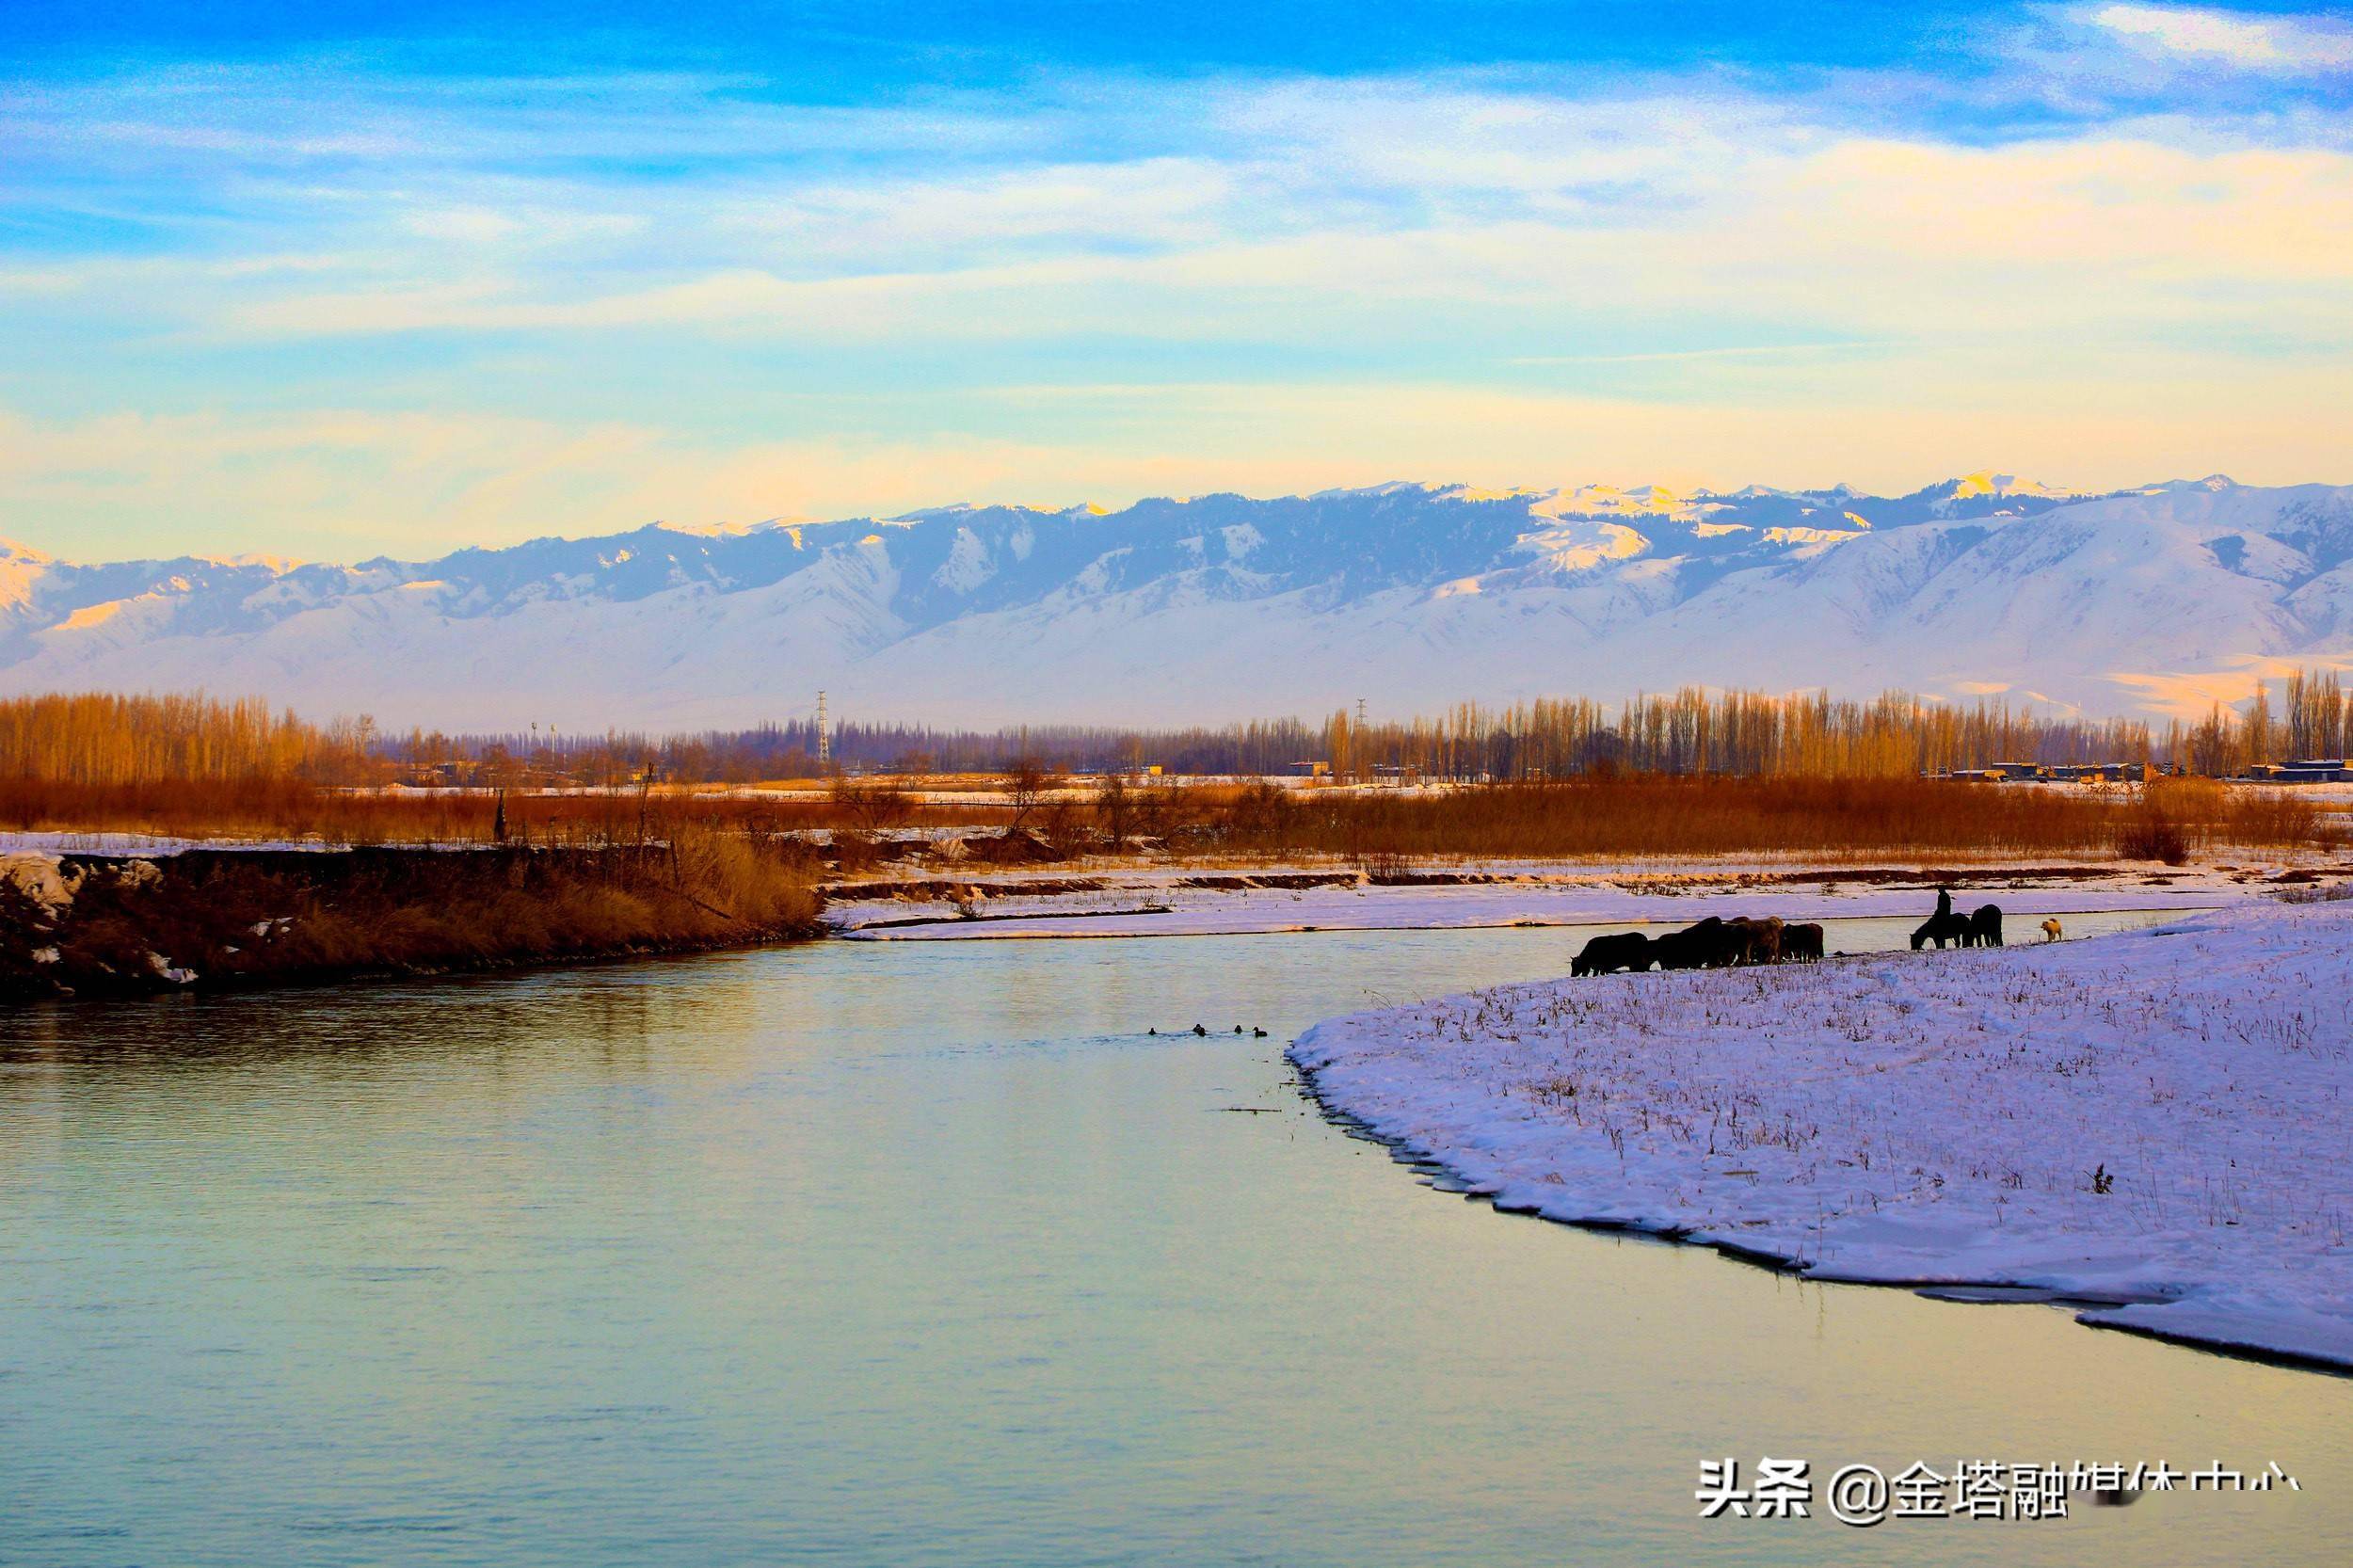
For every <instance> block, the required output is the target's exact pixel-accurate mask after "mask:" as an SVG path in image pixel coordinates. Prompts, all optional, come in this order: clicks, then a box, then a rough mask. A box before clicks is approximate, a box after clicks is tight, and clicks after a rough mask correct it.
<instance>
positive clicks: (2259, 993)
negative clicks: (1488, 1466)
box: [1291, 902, 2353, 1367]
mask: <svg viewBox="0 0 2353 1568" xmlns="http://www.w3.org/2000/svg"><path fill="white" fill-rule="evenodd" d="M2349 997H2353V902H2340V903H2329V904H2305V905H2281V904H2269V903H2253V902H2249V903H2247V904H2241V905H2239V906H2237V907H2234V908H2231V909H2226V910H2217V911H2215V912H2213V913H2210V914H2205V915H2199V916H2193V917H2188V918H2185V919H2184V920H2180V921H2176V922H2173V923H2170V924H2167V925H2163V926H2158V927H2153V928H2151V929H2149V930H2145V931H2138V932H2134V933H2130V934H2126V935H2120V936H2108V937H2104V938H2100V939H2097V940H2092V941H2084V942H2070V943H2062V944H2059V945H2057V946H2049V947H2045V946H2032V947H2026V946H2014V947H2010V948H2008V949H2004V950H2000V951H1994V952H1984V951H1969V952H1959V951H1957V952H1945V953H1938V952H1928V953H1921V954H1913V953H1902V954H1875V955H1870V956H1867V957H1864V958H1857V959H1850V960H1844V961H1833V962H1829V963H1824V964H1819V965H1809V966H1789V967H1782V968H1766V969H1733V970H1716V971H1705V972H1700V973H1684V974H1663V973H1662V974H1643V975H1616V976H1610V977H1607V978H1600V979H1584V980H1573V981H1559V982H1551V983H1546V984H1534V985H1524V986H1514V987H1509V988H1506V989H1502V990H1497V991H1492V992H1486V993H1481V994H1478V995H1474V996H1469V997H1459V998H1453V999H1449V1000H1443V1001H1436V1002H1430V1003H1424V1004H1421V1005H1418V1006H1413V1007H1406V1008H1400V1009H1395V1010H1389V1011H1385V1012H1379V1013H1369V1014H1362V1015H1357V1016H1350V1017H1345V1018H1339V1019H1335V1020H1331V1021H1327V1022H1325V1023H1321V1024H1319V1025H1317V1026H1316V1027H1315V1028H1314V1029H1312V1030H1310V1031H1309V1032H1307V1033H1306V1034H1305V1035H1303V1036H1302V1037H1301V1038H1300V1040H1299V1041H1298V1043H1297V1044H1296V1045H1295V1046H1294V1047H1293V1048H1292V1049H1291V1056H1292V1058H1293V1060H1294V1061H1295V1062H1296V1063H1297V1064H1299V1066H1300V1067H1301V1069H1302V1070H1303V1071H1304V1072H1305V1075H1306V1076H1307V1078H1308V1080H1310V1082H1311V1083H1312V1084H1313V1086H1314V1088H1315V1090H1316V1092H1317V1094H1318V1095H1319V1096H1321V1098H1322V1100H1323V1101H1324V1103H1325V1104H1326V1105H1327V1106H1329V1107H1330V1108H1331V1109H1333V1110H1334V1111H1336V1112H1342V1113H1345V1114H1347V1115H1349V1116H1352V1117H1354V1118H1356V1119H1357V1120H1359V1121H1361V1122H1362V1123H1364V1124H1365V1125H1366V1126H1367V1127H1368V1128H1370V1129H1371V1130H1372V1131H1373V1132H1374V1133H1376V1134H1377V1135H1379V1136H1382V1137H1385V1138H1387V1139H1390V1140H1392V1141H1395V1142H1397V1143H1399V1144H1401V1145H1403V1146H1405V1147H1407V1148H1409V1149H1411V1150H1413V1151H1415V1152H1416V1153H1417V1154H1419V1155H1421V1156H1424V1157H1426V1158H1428V1159H1430V1160H1433V1161H1434V1162H1435V1163H1437V1164H1439V1165H1441V1166H1443V1167H1445V1168H1446V1169H1448V1170H1449V1171H1450V1172H1452V1173H1454V1175H1455V1176H1458V1177H1460V1178H1461V1179H1462V1180H1464V1181H1465V1182H1466V1183H1467V1184H1469V1185H1470V1186H1471V1187H1472V1189H1473V1190H1474V1191H1477V1192H1484V1193H1488V1194H1491V1195H1492V1196H1493V1197H1494V1198H1495V1199H1496V1201H1497V1204H1498V1205H1499V1206H1500V1207H1504V1208H1513V1209H1521V1210H1528V1211H1532V1212H1536V1213H1541V1214H1543V1215H1545V1216H1546V1217H1549V1218H1552V1219H1557V1220H1562V1221H1568V1222H1572V1223H1581V1224H1623V1225H1627V1226H1632V1227H1636V1228H1641V1229H1645V1230H1653V1231H1659V1232H1668V1233H1673V1234H1678V1235H1688V1236H1689V1239H1690V1240H1696V1241H1701V1242H1704V1243H1708V1244H1714V1245H1720V1246H1723V1247H1726V1248H1728V1249H1734V1250H1738V1251H1742V1252H1746V1253H1751V1254H1757V1255H1764V1256H1769V1257H1772V1258H1776V1259H1781V1260H1785V1261H1787V1262H1789V1263H1792V1264H1793V1265H1796V1266H1798V1267H1801V1268H1803V1269H1804V1270H1805V1271H1806V1272H1808V1273H1809V1274H1810V1275H1811V1276H1813V1277H1817V1278H1824V1279H1837V1280H1858V1281H1873V1282H1881V1283H1890V1284H1894V1283H1903V1284H1914V1285H1950V1286H2002V1287H2015V1288H2023V1289H2025V1290H2030V1291H2036V1290H2039V1291H2047V1292H2050V1293H2053V1294H2055V1295H2057V1296H2060V1297H2064V1298H2067V1299H2071V1300H2079V1301H2082V1302H2085V1303H2087V1304H2088V1305H2087V1307H2086V1310H2085V1312H2084V1314H2083V1315H2084V1318H2085V1320H2087V1321H2092V1322H2097V1323H2101V1324H2104V1325H2107V1326H2113V1327H2120V1328H2127V1329H2134V1330H2138V1331H2141V1332H2146V1333H2151V1334H2156V1335H2160V1336H2167V1337H2172V1338H2179V1339H2183V1340H2187V1341H2193V1342H2201V1343H2207V1344H2213V1345H2220V1346H2233V1347H2243V1348H2248V1349H2253V1350H2259V1351H2264V1352H2273V1353H2280V1354H2285V1355H2291V1356H2300V1357H2307V1358H2312V1359H2315V1360H2319V1361H2326V1362H2329V1363H2333V1364H2336V1365H2340V1366H2345V1367H2353V1016H2349V1014H2348V1001H2347V999H2348V998H2349Z"/></svg>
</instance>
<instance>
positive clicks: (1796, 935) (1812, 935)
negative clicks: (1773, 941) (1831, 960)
mask: <svg viewBox="0 0 2353 1568" xmlns="http://www.w3.org/2000/svg"><path fill="white" fill-rule="evenodd" d="M1781 955H1782V957H1784V958H1785V959H1787V960H1789V961H1790V962H1791V963H1812V962H1815V961H1816V960H1817V959H1819V958H1820V957H1821V956H1822V928H1821V927H1820V926H1818V925H1816V924H1814V923H1812V922H1811V921H1808V922H1807V923H1806V924H1804V925H1785V926H1783V927H1782V928H1781Z"/></svg>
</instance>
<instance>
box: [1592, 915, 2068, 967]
mask: <svg viewBox="0 0 2353 1568" xmlns="http://www.w3.org/2000/svg"><path fill="white" fill-rule="evenodd" d="M2043 934H2044V936H2047V937H2050V938H2053V939H2056V938H2057V935H2058V922H2057V920H2046V921H2044V922H2043ZM1930 943H1934V944H1935V945H1936V946H1938V947H1940V948H1941V947H1944V946H1945V945H1946V944H1947V943H1949V944H1951V945H1952V946H1955V947H1964V948H1976V947H1988V948H1998V947H2000V946H2001V945H2002V911H2001V908H2000V906H1999V905H1997V904H1981V905H1980V906H1978V908H1977V910H1976V911H1974V912H1973V913H1971V914H1967V915H1964V914H1962V913H1961V912H1960V911H1959V910H1957V909H1955V908H1953V907H1952V900H1951V899H1950V898H1949V897H1940V898H1939V899H1938V900H1937V909H1936V913H1935V914H1933V915H1931V916H1929V918H1928V920H1927V921H1926V922H1925V923H1924V924H1922V925H1921V927H1920V928H1919V929H1918V930H1917V931H1914V932H1913V934H1912V948H1913V952H1918V951H1919V950H1920V949H1922V948H1924V947H1927V946H1929V944H1930ZM1821 956H1822V928H1821V927H1820V926H1818V925H1815V924H1811V923H1808V924H1802V925H1801V924H1792V923H1789V922H1786V921H1784V920H1781V919H1780V918H1779V917H1778V916H1768V917H1767V918H1765V919H1764V920H1751V919H1749V918H1747V917H1746V916H1741V917H1737V918H1735V919H1733V920H1725V919H1723V918H1722V917H1721V916H1718V915H1710V916H1708V917H1707V919H1705V920H1702V921H1700V922H1699V924H1697V925H1687V926H1685V927H1684V928H1683V929H1682V930H1680V931H1670V932H1667V933H1665V934H1663V935H1661V936H1644V935H1642V933H1641V932H1639V931H1629V932H1626V933H1625V934H1624V935H1621V936H1596V937H1594V938H1593V940H1592V941H1590V942H1588V943H1586V944H1585V949H1584V951H1583V952H1579V953H1578V954H1577V958H1576V960H1575V961H1574V962H1572V963H1571V964H1570V966H1569V972H1570V973H1571V974H1615V973H1617V972H1618V971H1619V970H1620V969H1632V970H1635V971H1636V972H1637V973H1640V972H1641V971H1642V970H1644V969H1648V968H1652V967H1653V966H1654V965H1655V966H1657V968H1662V969H1728V968H1733V967H1735V966H1737V965H1741V964H1791V963H1804V962H1810V961H1811V960H1814V959H1817V958H1819V957H1821Z"/></svg>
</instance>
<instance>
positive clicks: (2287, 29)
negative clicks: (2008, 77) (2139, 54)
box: [2078, 5, 2353, 74]
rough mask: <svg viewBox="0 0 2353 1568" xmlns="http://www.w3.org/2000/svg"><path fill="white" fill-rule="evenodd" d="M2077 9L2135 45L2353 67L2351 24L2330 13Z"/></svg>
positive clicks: (2328, 68)
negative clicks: (2306, 14)
mask: <svg viewBox="0 0 2353 1568" xmlns="http://www.w3.org/2000/svg"><path fill="white" fill-rule="evenodd" d="M2078 14H2079V15H2081V16H2082V17H2083V18H2084V20H2086V21H2087V22H2089V23H2090V24H2092V25H2093V26H2096V27H2100V28H2104V29H2105V30H2106V31H2108V32H2110V33H2113V34H2115V35H2116V36H2117V37H2119V38H2121V39H2123V40H2128V41H2129V42H2131V43H2133V44H2135V45H2137V46H2140V47H2143V48H2147V49H2152V50H2155V51H2159V52H2161V53H2164V54H2167V55H2172V56H2180V57H2182V58H2185V59H2190V60H2197V61H2201V62H2206V63H2218V64H2222V65H2228V66H2231V67H2233V68H2236V69H2238V70H2242V71H2256V72H2281V73H2288V74H2306V73H2319V72H2341V71H2345V70H2347V69H2353V26H2347V25H2346V24H2345V23H2343V22H2341V21H2338V20H2335V19H2333V18H2329V17H2319V16H2311V17H2307V16H2249V15H2247V14H2245V13H2244V12H2234V11H2224V10H2216V9H2212V8H2207V7H2203V6H2136V5H2099V6H2089V7H2086V8H2083V9H2082V10H2081V11H2080V12H2079V13H2078Z"/></svg>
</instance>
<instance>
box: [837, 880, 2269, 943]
mask: <svg viewBox="0 0 2353 1568" xmlns="http://www.w3.org/2000/svg"><path fill="white" fill-rule="evenodd" d="M2244 896H2246V889H2245V888H2240V887H2237V886H2235V885H2233V884H2231V883H2229V882H2227V881H2217V879H2214V878H2212V877H2208V876H2180V877H2168V878H2164V879H2159V880H2155V881H2149V880H2141V881H2138V882H2136V883H2132V884H2127V883H2126V882H2124V881H2123V880H2122V879H2121V878H2120V879H2119V880H2117V881H2115V882H2108V883H2099V884H2093V885H2090V886H2085V885H2081V884H2066V883H2061V884H2057V885H2051V886H2040V887H2032V888H2011V887H2006V886H2004V885H2003V884H2002V882H2001V881H1999V880H1992V881H1988V882H1984V883H1963V884H1961V891H1960V892H1958V893H1957V894H1956V898H1957V899H1958V901H1959V902H1960V903H1961V904H1962V905H1963V906H1964V907H1974V906H1975V905H1977V904H1987V903H1991V904H2000V905H2001V906H2002V908H2003V910H2004V911H2005V912H2006V913H2007V914H2008V915H2009V917H2011V923H2012V926H2013V932H2012V936H2013V938H2014V939H2017V938H2019V937H2020V936H2022V934H2023V931H2024V928H2023V927H2018V925H2017V920H2018V918H2019V917H2022V916H2028V915H2031V916H2033V917H2034V919H2035V920H2040V919H2041V917H2042V916H2044V915H2046V914H2055V913H2061V912H2071V911H2075V910H2107V909H2182V908H2189V907H2197V906H2202V905H2206V904H2216V903H2219V902H2222V901H2224V900H2226V899H2230V898H2236V897H2244ZM1933 899H1934V895H1933V894H1932V893H1930V892H1925V891H1923V890H1922V889H1921V888H1917V887H1892V888H1853V887H1825V888H1814V887H1808V886H1803V885H1796V886H1792V885H1782V886H1776V887H1773V888H1769V889H1761V888H1753V887H1752V888H1734V887H1725V888H1709V889H1694V888H1663V887H1662V888H1656V889H1648V890H1646V889H1645V888H1642V887H1641V884H1639V883H1638V884H1636V885H1634V886H1631V887H1621V886H1613V885H1610V884H1608V883H1604V882H1599V881H1591V882H1575V883H1542V882H1540V883H1527V884H1513V883H1506V884H1499V885H1489V886H1472V887H1436V888H1412V887H1403V888H1399V887H1337V888H1251V889H1239V890H1225V889H1207V888H1203V889H1192V888H1173V887H1166V886H1162V887H1158V888H1154V887H1119V888H1104V889H1102V890H1100V891H1096V892H1086V893H1071V894H1057V895H1041V896H1035V897H1021V896H1011V897H998V898H991V899H988V900H986V901H984V902H983V903H981V904H974V905H973V906H972V907H973V908H974V910H975V912H976V913H978V914H982V915H984V916H985V917H986V918H985V919H976V920H967V919H960V918H958V917H957V915H956V914H955V912H954V910H953V909H952V907H950V906H947V905H944V904H938V903H936V902H935V903H932V904H901V903H894V902H892V901H889V900H869V901H861V902H857V903H850V904H836V905H835V906H834V907H833V908H832V910H831V911H829V914H828V919H830V920H833V921H834V922H835V923H836V925H837V926H838V927H840V929H841V933H842V935H844V936H851V937H855V938H857V939H860V940H866V941H934V942H936V941H959V940H963V941H968V940H976V939H983V940H984V939H998V940H1004V939H1010V938H1016V937H1077V936H1212V935H1239V934H1242V933H1249V932H1274V931H1309V930H1312V931H1391V930H1406V929H1413V930H1440V929H1448V928H1457V927H1470V926H1508V925H1602V924H1631V923H1636V922H1641V921H1655V922H1657V923H1659V924H1661V925H1686V924H1689V922H1691V921H1693V920H1704V919H1705V918H1706V917H1707V916H1709V915H1722V916H1725V917H1730V916H1733V915H1741V914H1761V913H1765V912H1767V911H1769V912H1771V913H1773V914H1776V915H1779V916H1781V917H1782V918H1783V919H1785V920H1836V919H1842V918H1849V917H1897V916H1907V915H1908V916H1913V917H1915V918H1917V917H1922V916H1925V915H1926V914H1927V913H1928V910H1929V905H1930V904H1932V902H1933ZM890 921H908V922H915V921H920V922H923V923H904V924H890V923H884V922H890ZM2033 923H2034V922H2033V920H2028V921H2027V922H2026V924H2027V925H2032V924H2033Z"/></svg>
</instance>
